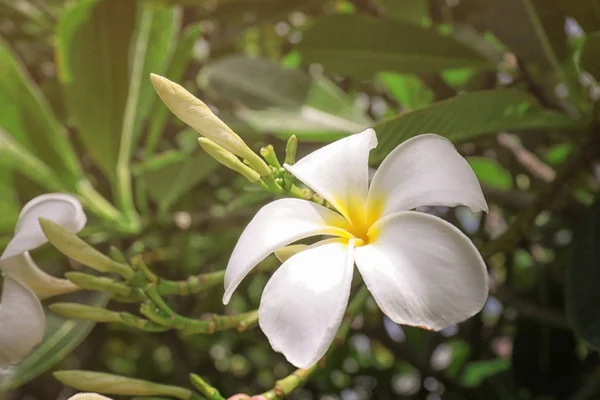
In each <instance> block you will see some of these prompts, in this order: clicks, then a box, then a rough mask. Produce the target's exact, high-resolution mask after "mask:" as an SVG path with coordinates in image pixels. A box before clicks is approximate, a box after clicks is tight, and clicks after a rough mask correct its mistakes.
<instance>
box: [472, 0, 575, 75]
mask: <svg viewBox="0 0 600 400" xmlns="http://www.w3.org/2000/svg"><path fill="white" fill-rule="evenodd" d="M475 1H476V3H477V4H478V5H479V10H478V13H479V14H480V15H481V17H480V18H481V19H482V23H483V25H484V26H485V27H486V28H487V29H489V30H490V31H491V32H492V33H493V34H494V35H495V36H496V37H497V38H498V39H500V41H502V42H503V43H504V44H506V45H507V46H508V48H509V49H510V50H511V51H512V52H513V53H515V54H516V55H517V56H519V57H521V58H522V59H523V60H525V61H526V62H532V63H538V64H540V65H541V66H543V67H546V68H548V67H550V68H554V69H560V65H559V60H564V59H566V58H567V57H568V55H569V51H568V47H567V38H566V34H565V30H564V28H563V26H564V23H565V14H564V13H563V12H562V10H561V9H560V7H556V6H555V5H549V4H548V1H546V0H475ZM567 1H570V0H567ZM507 21H510V23H507Z"/></svg>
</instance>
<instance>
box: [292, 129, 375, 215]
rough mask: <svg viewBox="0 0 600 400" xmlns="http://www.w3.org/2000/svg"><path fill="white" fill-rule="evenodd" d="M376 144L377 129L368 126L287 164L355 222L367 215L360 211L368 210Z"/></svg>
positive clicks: (294, 172) (294, 173) (300, 177)
mask: <svg viewBox="0 0 600 400" xmlns="http://www.w3.org/2000/svg"><path fill="white" fill-rule="evenodd" d="M375 146H377V136H376V135H375V131H374V130H373V129H367V130H365V131H364V132H361V133H357V134H355V135H351V136H348V137H346V138H343V139H340V140H338V141H336V142H333V143H331V144H329V145H327V146H325V147H322V148H320V149H319V150H316V151H314V152H313V153H311V154H309V155H307V156H306V157H304V158H302V159H301V160H300V161H298V162H297V163H296V164H294V165H287V164H286V165H285V167H286V168H287V169H288V171H290V172H291V173H292V174H293V175H294V176H295V177H296V178H298V179H299V180H301V181H302V182H304V183H305V184H306V185H307V186H309V187H310V188H312V189H313V190H314V191H316V192H317V193H319V194H320V195H321V196H323V198H325V199H327V201H329V202H330V203H331V204H332V205H333V206H334V207H335V208H336V209H337V210H338V211H339V212H340V213H342V214H343V215H344V216H345V217H346V218H347V219H348V220H350V221H352V220H353V219H356V218H364V215H356V213H357V212H361V213H362V212H363V211H365V209H364V206H365V204H366V199H367V191H368V185H369V166H368V163H369V152H370V151H371V149H373V148H374V147H375ZM363 214H364V213H363ZM357 222H358V223H363V222H364V221H357Z"/></svg>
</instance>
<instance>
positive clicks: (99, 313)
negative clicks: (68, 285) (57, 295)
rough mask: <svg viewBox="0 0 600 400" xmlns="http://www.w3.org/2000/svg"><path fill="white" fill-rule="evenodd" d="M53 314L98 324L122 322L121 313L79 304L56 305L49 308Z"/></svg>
mask: <svg viewBox="0 0 600 400" xmlns="http://www.w3.org/2000/svg"><path fill="white" fill-rule="evenodd" d="M48 307H49V308H50V310H52V311H53V312H55V313H57V314H59V315H62V316H63V317H67V318H77V319H86V320H89V321H96V322H104V323H110V322H121V317H120V315H119V313H117V312H114V311H110V310H107V309H105V308H100V307H92V306H88V305H85V304H77V303H54V304H50V305H49V306H48Z"/></svg>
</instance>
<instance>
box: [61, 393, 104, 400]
mask: <svg viewBox="0 0 600 400" xmlns="http://www.w3.org/2000/svg"><path fill="white" fill-rule="evenodd" d="M67 400H112V399H110V398H108V397H106V396H102V395H101V394H98V393H77V394H76V395H74V396H71V397H69V398H68V399H67Z"/></svg>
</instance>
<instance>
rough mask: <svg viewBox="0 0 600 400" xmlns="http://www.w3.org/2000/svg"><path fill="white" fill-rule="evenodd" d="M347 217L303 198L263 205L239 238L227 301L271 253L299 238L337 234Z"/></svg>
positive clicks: (228, 272) (229, 271)
mask: <svg viewBox="0 0 600 400" xmlns="http://www.w3.org/2000/svg"><path fill="white" fill-rule="evenodd" d="M344 224H345V221H344V219H343V218H342V217H341V216H340V215H339V214H337V213H335V212H333V211H331V210H329V209H327V208H325V207H323V206H320V205H318V204H315V203H311V202H309V201H306V200H299V199H281V200H276V201H274V202H272V203H269V204H267V205H266V206H264V207H263V208H261V209H260V210H259V211H258V213H257V214H256V215H255V216H254V218H253V219H252V221H250V223H249V224H248V226H247V227H246V229H245V230H244V232H243V233H242V235H241V236H240V239H239V240H238V242H237V244H236V246H235V248H234V250H233V253H232V255H231V258H230V259H229V263H228V265H227V269H226V271H225V295H224V296H223V303H225V304H227V303H229V300H230V299H231V295H232V294H233V292H234V291H235V289H236V288H237V286H238V285H239V284H240V282H241V281H242V279H244V277H245V276H246V275H247V274H248V273H249V272H250V271H251V270H252V269H253V268H254V267H255V266H256V265H257V264H258V263H259V262H261V261H262V260H264V259H265V258H266V257H267V256H268V255H269V254H271V253H273V252H275V251H276V250H278V249H280V248H281V247H284V246H287V245H288V244H290V243H292V242H295V241H297V240H300V239H303V238H307V237H309V236H315V235H336V234H339V233H341V232H343V231H342V229H340V228H337V227H336V226H343V225H344Z"/></svg>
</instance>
